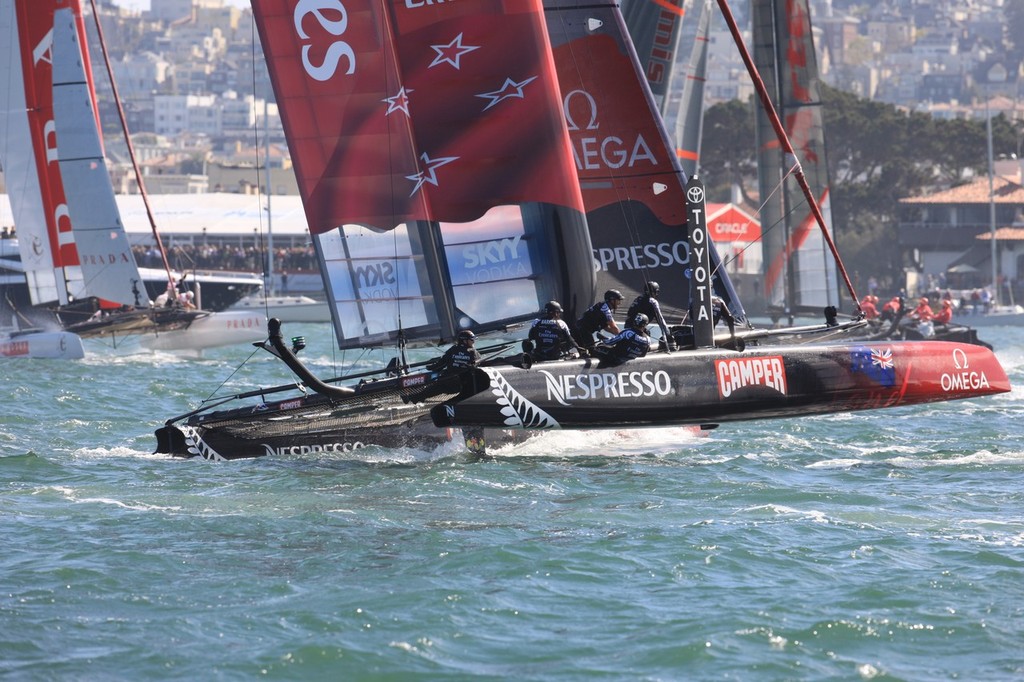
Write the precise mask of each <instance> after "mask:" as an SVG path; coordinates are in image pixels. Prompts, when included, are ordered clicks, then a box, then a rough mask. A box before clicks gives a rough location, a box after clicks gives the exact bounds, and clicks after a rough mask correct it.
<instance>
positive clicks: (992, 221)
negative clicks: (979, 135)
mask: <svg viewBox="0 0 1024 682" xmlns="http://www.w3.org/2000/svg"><path fill="white" fill-rule="evenodd" d="M986 95H988V93H986ZM988 105H989V97H987V96H986V98H985V134H986V136H987V138H988V140H987V141H988V228H989V237H990V238H991V240H992V244H991V249H992V304H993V305H994V306H998V305H999V275H998V273H999V269H998V264H997V262H996V256H997V251H996V191H995V174H996V171H995V161H994V160H993V154H992V113H991V112H990V111H989V109H988Z"/></svg>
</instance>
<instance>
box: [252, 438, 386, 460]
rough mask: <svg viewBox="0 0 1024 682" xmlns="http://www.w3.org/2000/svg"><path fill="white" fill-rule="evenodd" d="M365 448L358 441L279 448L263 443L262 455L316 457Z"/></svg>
mask: <svg viewBox="0 0 1024 682" xmlns="http://www.w3.org/2000/svg"><path fill="white" fill-rule="evenodd" d="M365 447H366V443H363V442H361V441H358V440H357V441H354V442H352V443H347V442H346V443H324V444H323V445H283V446H281V447H279V448H275V447H273V446H271V445H267V444H266V443H264V444H263V454H265V455H277V456H279V457H281V456H288V455H316V454H320V453H331V452H355V451H356V450H359V449H361V448H365Z"/></svg>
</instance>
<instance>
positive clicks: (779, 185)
mask: <svg viewBox="0 0 1024 682" xmlns="http://www.w3.org/2000/svg"><path fill="white" fill-rule="evenodd" d="M797 165H798V164H794V165H793V167H792V168H790V169H789V171H787V172H786V174H785V175H784V176H782V178H781V179H780V180H779V182H778V183H776V185H775V187H773V188H772V191H771V193H769V194H768V196H767V197H765V199H764V201H762V202H761V205H760V206H758V207H757V209H756V210H755V211H754V215H756V216H757V217H758V220H760V218H761V212H762V211H763V210H764V207H765V206H767V205H768V202H769V201H771V199H772V197H774V196H775V195H776V193H778V192H779V191H781V190H782V189H783V187H784V186H785V182H786V178H788V177H789V176H790V175H792V174H793V173H794V172H795V171H796V168H797ZM793 210H794V209H791V210H790V213H792V211H793ZM787 217H788V216H782V217H781V218H779V219H778V220H777V221H775V224H774V225H770V226H769V227H768V228H767V229H765V227H764V225H763V224H762V225H761V239H762V241H763V240H764V235H765V234H767V233H768V232H771V231H772V230H774V229H775V228H777V227H778V226H779V225H782V224H784V222H785V220H786V218H787ZM753 245H754V242H748V243H747V245H746V246H744V247H743V248H742V249H740V250H739V252H738V253H737V254H735V255H734V256H733V257H732V258H731V259H721V262H719V264H718V267H717V268H715V269H714V270H712V271H711V276H712V277H714V276H715V274H716V273H717V272H718V271H719V270H720V269H722V268H723V267H725V265H726V264H727V263H732V262H733V261H735V260H737V258H736V256H739V255H740V254H742V253H744V252H745V251H746V250H747V249H749V248H750V247H752V246H753Z"/></svg>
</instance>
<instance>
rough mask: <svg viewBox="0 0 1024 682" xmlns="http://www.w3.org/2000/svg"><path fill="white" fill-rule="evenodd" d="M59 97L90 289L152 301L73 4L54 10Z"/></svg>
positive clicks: (121, 299)
mask: <svg viewBox="0 0 1024 682" xmlns="http://www.w3.org/2000/svg"><path fill="white" fill-rule="evenodd" d="M53 103H54V123H55V125H56V133H57V156H58V159H59V162H60V172H61V176H62V178H63V180H64V192H65V196H66V198H67V204H68V210H69V213H70V215H71V219H72V222H71V226H72V230H73V232H74V235H75V243H76V244H77V246H78V255H79V259H80V261H81V265H82V273H83V276H84V279H85V287H86V291H87V292H88V293H89V295H91V296H96V297H98V298H101V299H104V300H106V301H113V302H116V303H121V304H123V305H131V306H142V305H147V304H148V299H147V298H146V294H145V287H144V286H143V285H142V278H141V277H140V276H139V270H138V267H137V266H136V264H135V259H134V257H133V256H132V252H131V246H130V245H129V244H128V237H127V235H126V234H125V231H124V226H123V225H122V223H121V216H120V214H119V213H118V210H117V203H116V201H115V200H114V188H113V186H112V185H111V183H110V175H109V174H108V173H107V164H106V161H105V160H104V157H103V147H102V142H101V139H100V135H99V130H98V127H97V119H96V111H95V109H94V105H93V99H92V95H91V90H90V87H89V83H88V82H87V80H86V74H85V66H84V63H83V58H82V48H81V45H80V44H79V40H78V31H77V27H76V20H75V16H74V14H73V13H72V11H71V10H70V9H59V10H57V11H56V12H54V28H53Z"/></svg>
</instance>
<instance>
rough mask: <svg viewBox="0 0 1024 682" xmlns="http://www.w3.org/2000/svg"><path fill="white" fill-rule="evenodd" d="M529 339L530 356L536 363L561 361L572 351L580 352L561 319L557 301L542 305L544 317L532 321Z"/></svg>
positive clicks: (560, 307)
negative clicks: (530, 342) (530, 343)
mask: <svg viewBox="0 0 1024 682" xmlns="http://www.w3.org/2000/svg"><path fill="white" fill-rule="evenodd" d="M529 338H530V341H532V342H533V350H532V351H531V355H533V359H534V360H536V361H538V362H547V361H550V360H561V359H562V358H563V357H566V356H568V355H569V354H570V353H571V352H572V351H576V352H577V353H579V351H580V347H579V346H578V345H577V344H576V341H575V340H574V339H573V338H572V333H571V332H570V331H569V325H567V324H566V323H565V320H563V319H562V305H561V304H560V303H559V302H558V301H548V302H547V303H545V304H544V315H543V316H542V317H540V318H538V319H536V320H534V321H533V326H531V327H530V336H529Z"/></svg>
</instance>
